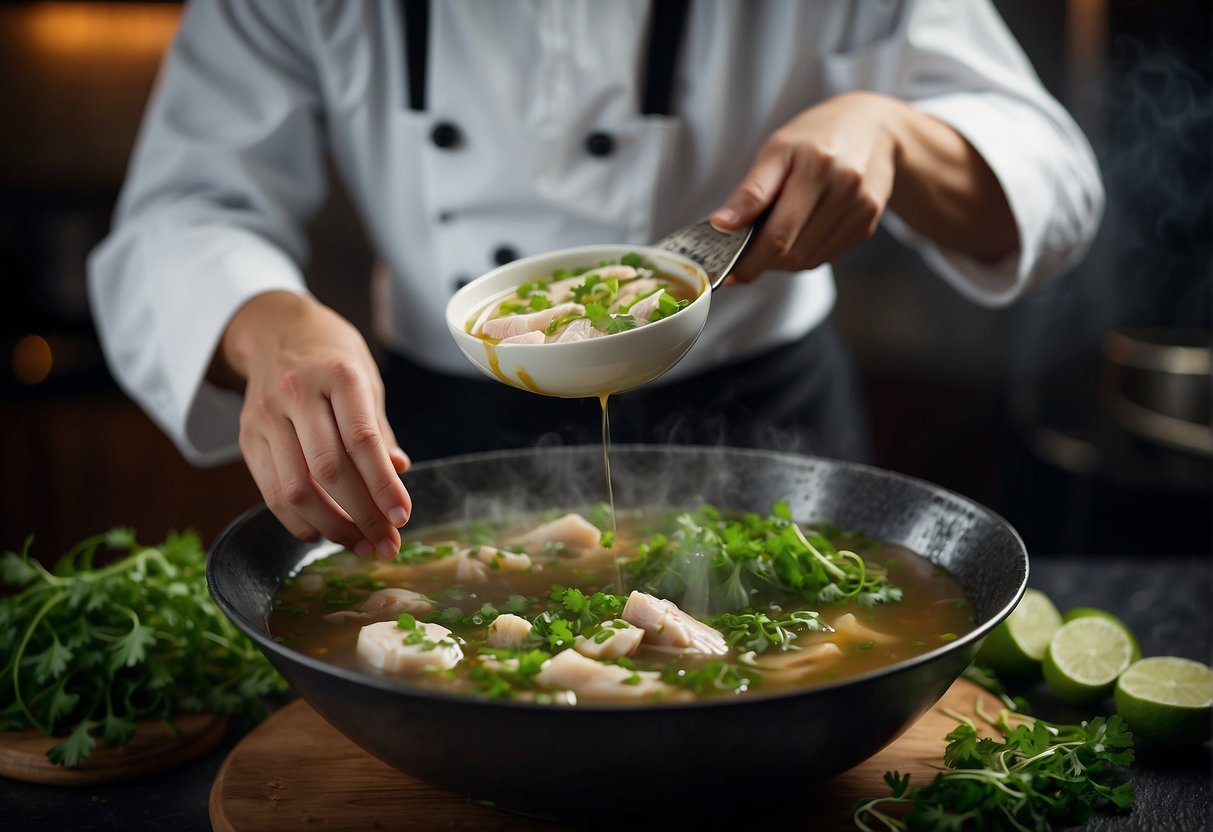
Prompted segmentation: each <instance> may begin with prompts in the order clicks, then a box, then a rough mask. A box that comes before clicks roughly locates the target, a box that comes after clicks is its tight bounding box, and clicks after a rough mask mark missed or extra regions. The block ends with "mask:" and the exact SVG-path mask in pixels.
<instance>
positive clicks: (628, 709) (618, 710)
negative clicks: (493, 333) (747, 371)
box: [206, 443, 1031, 715]
mask: <svg viewBox="0 0 1213 832" xmlns="http://www.w3.org/2000/svg"><path fill="white" fill-rule="evenodd" d="M587 449H590V450H592V451H593V452H597V451H599V450H600V448H599V446H598V445H566V446H560V447H557V448H518V449H510V450H497V451H481V452H476V453H469V454H458V455H454V456H448V457H442V458H441V459H435V460H426V461H423V462H418V463H416V464H415V465H413V466H412V467H410V469H409V471H408V472H406V475H407V473H410V472H413V471H426V470H429V469H431V468H439V467H442V466H444V465H449V464H451V463H453V462H460V463H475V462H483V461H488V460H493V459H500V458H506V457H508V458H512V457H517V456H529V455H543V454H550V453H553V452H566V453H570V452H574V451H580V452H583V453H584V452H587ZM612 450H620V451H625V450H630V451H640V452H655V453H656V452H659V453H669V452H671V451H674V452H694V453H699V454H702V453H705V452H719V451H727V452H729V453H730V454H733V455H741V456H752V457H758V458H776V459H786V458H787V457H795V458H798V459H804V460H809V461H815V462H821V463H825V464H827V465H829V466H831V467H835V468H841V469H850V470H852V471H858V472H861V473H863V474H866V475H869V476H875V477H877V478H880V479H886V480H897V481H899V482H908V483H910V484H913V485H917V486H920V487H923V488H926V489H928V490H930V491H933V492H936V493H939V494H942V495H944V496H947V497H949V498H952V499H954V500H956V501H957V502H959V503H961V504H962V505H965V506H967V507H968V508H970V509H973V510H976V511H977V512H979V513H984V514H986V515H988V516H989V517H990V518H991V519H993V520H995V521H996V522H997V523H998V524H1000V525H1001V526H1002V527H1003V528H1004V529H1005V530H1006V531H1008V532H1009V533H1010V534H1011V536H1012V538H1013V539H1014V541H1015V543H1016V544H1017V551H1018V552H1019V553H1020V554H1021V556H1022V564H1023V576H1022V578H1021V579H1020V581H1019V585H1018V586H1017V587H1016V588H1015V591H1014V592H1013V593H1012V597H1011V598H1010V600H1009V601H1008V602H1007V603H1005V604H1004V605H1003V606H1002V608H1001V609H999V610H997V611H996V612H995V613H994V614H993V615H991V616H990V618H989V620H987V621H985V622H984V623H982V624H978V625H977V626H975V627H974V628H973V629H972V630H970V631H969V632H967V633H965V634H964V635H961V636H959V637H957V638H956V639H954V640H952V641H949V642H947V643H945V644H941V645H940V646H938V647H935V648H934V649H932V650H929V651H927V652H926V653H922V654H920V655H918V656H912V657H910V658H907V659H903V660H901V661H898V662H894V663H892V664H888V665H885V666H883V667H879V668H875V669H873V670H869V671H867V672H865V673H861V674H857V675H854V676H846V677H844V678H841V679H836V680H832V681H825V682H820V683H817V684H813V685H810V686H808V687H802V688H788V689H783V690H778V691H772V692H764V691H761V690H757V691H752V692H750V693H747V694H746V695H744V696H735V697H716V698H709V699H695V700H691V701H687V702H662V703H647V704H643V705H637V704H619V703H587V704H581V703H578V704H577V705H575V706H567V707H561V706H553V705H547V704H540V703H536V702H531V701H525V700H517V699H490V698H487V697H478V696H475V695H472V694H466V693H456V692H451V691H445V690H442V689H440V688H431V687H425V686H422V685H415V684H411V683H409V682H408V681H405V680H396V679H389V678H380V677H378V676H376V675H374V674H371V673H366V672H363V671H358V670H353V669H350V668H345V667H339V666H338V665H334V664H330V663H328V662H325V661H322V660H320V659H316V658H314V657H312V656H308V655H305V654H303V653H300V652H299V651H297V650H293V649H291V648H290V647H287V646H286V645H284V644H281V643H279V642H277V641H275V640H274V638H273V637H272V636H270V635H269V634H268V633H269V631H268V619H267V620H266V621H265V622H262V624H263V625H264V631H263V630H262V629H261V627H259V626H256V625H255V623H254V622H250V621H249V620H248V619H247V618H245V617H244V616H243V615H239V614H238V613H237V610H236V607H235V605H234V604H233V603H232V601H231V600H230V599H229V598H228V597H226V596H225V595H224V594H223V592H222V591H221V590H219V589H218V588H217V587H216V585H215V581H214V574H213V569H212V565H213V563H214V562H215V555H214V553H215V552H216V551H218V550H219V549H220V548H221V546H222V545H223V544H224V543H225V542H226V541H227V540H228V538H230V537H232V536H233V535H235V534H236V533H238V531H239V529H240V528H241V527H242V526H243V525H244V524H246V523H247V522H249V520H251V519H252V518H253V517H255V516H258V515H261V514H266V513H269V508H268V507H267V506H266V505H265V504H264V503H263V504H261V505H258V506H255V507H253V508H251V509H249V510H247V511H245V512H244V513H242V514H241V515H240V516H239V517H237V518H236V519H235V520H233V521H232V522H231V523H230V524H228V526H227V527H226V528H225V529H224V530H223V531H222V532H221V533H220V535H219V536H218V537H217V538H216V539H215V542H214V543H213V544H212V545H211V547H210V549H209V550H208V556H207V559H206V579H207V586H208V588H209V590H210V593H211V597H212V598H213V599H214V601H215V603H216V604H217V605H218V606H219V608H220V610H221V611H222V612H223V613H224V615H226V616H227V617H228V618H229V619H230V620H231V621H232V623H233V624H235V625H236V627H237V628H238V629H240V630H241V631H242V632H243V633H244V634H245V635H246V636H248V637H249V638H250V639H251V640H252V641H253V642H254V643H255V644H257V645H258V647H259V648H261V650H262V651H263V652H264V651H269V652H271V653H274V654H279V655H281V656H282V657H283V658H284V659H287V660H289V661H292V662H295V663H299V664H302V665H304V666H305V667H307V668H308V669H309V670H311V671H314V672H319V673H321V674H322V675H327V676H337V677H339V678H341V679H342V680H343V681H346V682H351V683H354V684H360V685H370V686H371V687H373V688H377V689H379V690H380V691H383V692H387V693H395V694H404V695H405V696H407V697H420V698H422V699H428V700H435V701H439V702H446V703H454V704H466V705H470V706H479V707H486V706H487V707H494V708H501V709H504V710H507V711H512V710H516V709H522V710H525V711H534V712H541V713H553V714H557V713H560V714H589V713H594V714H607V713H613V714H623V715H626V714H629V713H630V714H635V713H637V712H646V713H651V712H655V713H666V712H675V711H686V710H700V709H703V708H722V707H728V708H744V707H757V706H760V705H762V704H764V703H770V702H773V701H777V700H782V699H793V698H798V697H803V696H812V695H815V694H818V693H826V692H829V691H833V690H837V689H839V688H845V687H849V686H852V685H859V684H861V683H863V682H865V681H868V680H872V679H877V678H881V677H891V676H897V675H900V674H902V673H907V672H910V671H912V670H914V669H916V668H919V667H921V666H923V665H925V664H930V663H933V662H935V661H938V660H940V659H942V658H944V657H945V656H946V655H948V654H951V653H958V652H962V651H963V650H964V649H965V648H967V647H969V646H972V649H973V652H974V653H976V650H977V647H978V646H980V645H979V642H981V641H982V640H983V639H984V638H985V637H986V636H987V635H989V633H990V631H992V630H993V629H994V628H995V627H997V626H998V625H999V624H1000V623H1001V622H1002V621H1003V620H1005V619H1006V617H1007V616H1009V615H1010V614H1011V612H1012V611H1013V610H1014V609H1015V607H1016V606H1017V605H1018V604H1019V601H1020V599H1021V598H1022V597H1023V595H1024V592H1025V591H1026V590H1027V586H1028V578H1029V575H1030V571H1031V564H1030V558H1029V556H1028V550H1027V546H1026V545H1025V543H1024V541H1023V538H1022V537H1021V536H1020V534H1019V532H1018V531H1017V530H1016V529H1015V527H1014V526H1012V525H1011V524H1010V523H1009V522H1007V520H1006V519H1005V518H1004V517H1003V516H1002V515H1000V514H998V513H997V512H995V511H993V510H991V509H989V508H988V507H986V506H985V505H983V504H981V503H979V502H977V501H976V500H973V499H971V498H969V497H966V496H964V495H962V494H960V493H958V492H955V491H953V490H951V489H949V488H945V487H944V486H941V485H937V484H935V483H933V482H930V481H929V480H924V479H922V478H920V477H915V476H912V475H909V474H902V473H899V472H896V471H891V470H888V469H885V468H879V467H877V466H874V465H868V464H864V463H859V462H851V461H849V460H838V459H831V458H828V457H821V456H814V455H811V454H802V453H795V452H790V451H772V450H767V449H758V448H734V447H727V446H713V445H657V444H644V443H633V444H628V443H623V444H620V445H612ZM325 543H326V542H325V541H321V542H319V543H316V544H314V548H313V551H314V550H315V548H319V547H321V546H324V545H325ZM329 545H332V546H337V545H338V544H334V543H331V542H329ZM915 554H917V553H915ZM919 557H925V556H923V555H919ZM297 567H298V565H296V568H297ZM279 580H280V581H281V578H280V579H279ZM288 681H289V680H288Z"/></svg>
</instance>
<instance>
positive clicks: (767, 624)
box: [712, 610, 829, 653]
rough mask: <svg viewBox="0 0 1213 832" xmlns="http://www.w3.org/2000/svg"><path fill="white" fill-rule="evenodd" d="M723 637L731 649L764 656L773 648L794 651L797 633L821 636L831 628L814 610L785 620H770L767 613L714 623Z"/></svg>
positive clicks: (726, 617) (728, 615) (739, 615)
mask: <svg viewBox="0 0 1213 832" xmlns="http://www.w3.org/2000/svg"><path fill="white" fill-rule="evenodd" d="M712 625H713V626H714V627H716V628H717V629H719V630H721V631H722V632H723V633H724V638H725V641H727V642H728V644H729V646H730V647H736V648H737V649H739V650H741V651H742V652H746V651H753V652H755V653H764V652H766V651H767V650H769V649H771V648H772V647H774V648H778V649H779V650H781V651H783V650H795V649H796V645H795V644H794V643H793V642H795V641H796V636H797V634H798V633H821V632H825V631H826V630H828V629H829V628H828V627H827V626H826V625H825V622H823V621H822V620H821V619H820V618H819V617H818V615H817V613H816V612H813V611H811V610H797V611H796V612H793V613H792V614H790V615H789V616H787V617H786V618H771V617H770V616H769V615H767V614H766V613H765V612H752V613H730V612H726V613H725V614H724V615H722V616H720V617H719V618H717V619H716V620H715V621H713V622H712Z"/></svg>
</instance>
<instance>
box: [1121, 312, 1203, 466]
mask: <svg viewBox="0 0 1213 832" xmlns="http://www.w3.org/2000/svg"><path fill="white" fill-rule="evenodd" d="M1210 337H1211V333H1209V332H1206V331H1200V330H1157V329H1153V330H1125V331H1120V332H1111V333H1109V334H1108V336H1107V337H1106V338H1105V340H1104V345H1103V354H1104V378H1103V383H1104V391H1103V393H1104V400H1105V402H1106V405H1107V408H1108V411H1109V414H1110V416H1111V418H1112V419H1113V420H1114V421H1115V422H1116V424H1118V425H1119V426H1120V427H1121V428H1122V429H1124V430H1127V431H1129V432H1130V433H1132V434H1134V435H1136V436H1138V437H1141V438H1143V439H1146V440H1149V441H1151V442H1153V443H1155V444H1157V445H1161V446H1163V447H1166V448H1170V449H1173V450H1179V451H1184V452H1187V453H1191V454H1197V455H1199V456H1204V457H1210V456H1213V438H1211V437H1213V434H1211V433H1210V427H1209V419H1210V404H1209V400H1210V384H1211V382H1210V377H1209V369H1210V359H1209V342H1210Z"/></svg>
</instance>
